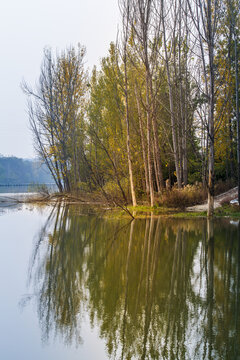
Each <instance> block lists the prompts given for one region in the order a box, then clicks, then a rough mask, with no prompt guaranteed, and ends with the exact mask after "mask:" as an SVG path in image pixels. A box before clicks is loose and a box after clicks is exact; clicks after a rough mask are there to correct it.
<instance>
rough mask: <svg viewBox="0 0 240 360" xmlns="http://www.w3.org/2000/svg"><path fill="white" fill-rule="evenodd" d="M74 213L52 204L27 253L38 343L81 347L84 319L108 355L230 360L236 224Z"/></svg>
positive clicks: (237, 269) (239, 257) (239, 252)
mask: <svg viewBox="0 0 240 360" xmlns="http://www.w3.org/2000/svg"><path fill="white" fill-rule="evenodd" d="M78 213H79V211H76V208H74V207H71V206H65V207H60V206H59V207H57V206H56V207H55V208H54V209H53V211H52V212H51V214H50V216H49V218H48V220H47V222H46V224H45V226H44V227H43V228H42V229H41V231H40V232H39V234H38V237H37V239H36V243H35V248H34V251H33V254H32V259H31V265H30V270H29V281H30V285H31V286H33V287H34V294H35V296H36V300H37V306H38V315H39V321H40V324H41V327H42V334H43V340H44V341H47V340H48V339H50V338H51V336H54V335H55V336H60V337H61V338H62V339H64V341H65V342H66V343H67V344H72V343H76V344H77V345H78V344H81V343H82V337H81V336H83V335H84V334H81V323H82V319H83V317H84V314H86V313H87V314H88V316H89V318H90V321H91V325H92V327H95V328H97V329H98V332H99V334H100V337H101V338H103V339H104V341H105V343H106V349H107V353H108V356H109V358H113V359H114V358H117V359H134V358H135V359H237V358H239V355H240V351H239V342H240V338H239V306H240V304H239V288H240V229H239V225H238V226H236V225H231V224H230V223H229V221H228V220H221V221H220V220H215V221H214V222H213V221H210V220H209V221H207V220H204V219H202V220H199V219H198V220H196V219H193V220H180V219H164V218H157V219H156V218H153V217H152V218H150V219H145V220H133V221H132V222H128V221H127V220H126V219H121V220H116V219H105V218H101V217H98V216H95V215H88V216H83V215H82V216H80V215H79V214H78Z"/></svg>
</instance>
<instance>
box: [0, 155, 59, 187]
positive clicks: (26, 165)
mask: <svg viewBox="0 0 240 360" xmlns="http://www.w3.org/2000/svg"><path fill="white" fill-rule="evenodd" d="M52 182H53V179H52V177H51V175H50V173H49V170H48V169H47V167H46V165H44V164H42V163H41V162H40V161H38V160H25V159H19V158H17V157H2V156H0V185H21V184H31V183H37V184H47V183H52Z"/></svg>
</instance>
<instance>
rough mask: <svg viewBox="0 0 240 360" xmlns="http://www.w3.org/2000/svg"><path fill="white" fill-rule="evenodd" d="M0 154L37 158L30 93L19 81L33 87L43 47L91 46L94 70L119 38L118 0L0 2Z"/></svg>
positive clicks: (89, 64) (88, 63) (90, 63)
mask: <svg viewBox="0 0 240 360" xmlns="http://www.w3.org/2000/svg"><path fill="white" fill-rule="evenodd" d="M0 4H1V7H0V46H1V49H2V51H1V58H0V111H1V113H0V154H1V155H4V156H9V155H14V156H17V157H24V158H32V157H34V156H35V154H34V149H33V142H32V136H31V132H30V130H29V125H28V116H27V106H26V96H25V95H24V94H23V93H22V90H21V88H20V83H21V82H22V80H23V79H25V80H26V81H27V83H29V84H31V85H34V84H35V83H36V81H37V79H38V76H39V71H40V65H41V61H42V56H43V49H44V47H46V46H50V47H51V48H52V49H53V50H55V49H58V50H61V49H64V48H66V47H67V46H69V45H73V46H76V45H77V44H78V43H80V44H81V45H85V46H86V48H87V55H86V59H85V60H86V66H87V67H88V68H89V69H92V66H93V65H95V64H96V65H98V64H99V60H100V59H101V58H102V57H104V56H106V55H107V52H108V48H109V44H110V42H111V41H115V40H116V36H117V29H118V24H119V10H118V1H117V0H102V1H100V0H1V2H0Z"/></svg>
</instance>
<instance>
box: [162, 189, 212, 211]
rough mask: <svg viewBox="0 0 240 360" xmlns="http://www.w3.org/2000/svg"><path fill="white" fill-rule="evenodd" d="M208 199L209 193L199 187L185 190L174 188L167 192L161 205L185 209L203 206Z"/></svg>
mask: <svg viewBox="0 0 240 360" xmlns="http://www.w3.org/2000/svg"><path fill="white" fill-rule="evenodd" d="M206 198H207V191H206V189H203V188H202V187H201V186H198V185H187V186H185V187H184V188H183V189H176V188H173V189H172V190H170V191H166V192H165V193H164V194H163V195H162V197H161V199H160V203H159V205H162V206H167V207H171V208H179V209H184V208H186V207H188V206H192V205H197V204H201V203H202V202H204V201H205V200H206Z"/></svg>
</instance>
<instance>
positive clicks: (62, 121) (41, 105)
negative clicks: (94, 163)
mask: <svg viewBox="0 0 240 360" xmlns="http://www.w3.org/2000/svg"><path fill="white" fill-rule="evenodd" d="M84 55H85V48H84V47H81V46H80V45H79V48H78V51H77V52H76V51H75V50H74V49H73V48H69V49H67V50H66V51H65V52H62V53H61V55H57V56H56V59H54V58H53V56H52V52H51V50H49V49H46V50H45V51H44V59H43V63H42V67H41V74H40V77H39V81H38V85H37V88H36V89H35V90H33V89H32V88H31V87H30V86H28V85H27V84H26V83H23V85H22V87H23V90H24V92H25V93H26V94H27V96H28V97H29V102H28V110H29V119H30V126H31V129H32V132H33V135H34V138H35V148H36V151H37V153H38V154H39V156H40V157H41V158H42V159H43V160H44V161H45V162H46V164H47V166H48V168H49V170H50V172H51V174H52V176H53V178H54V180H55V182H56V185H57V186H58V189H59V191H60V192H61V191H63V190H65V191H70V190H71V188H72V187H74V186H76V183H77V181H78V179H79V171H77V168H78V166H79V132H80V131H81V130H80V127H81V126H80V125H81V121H82V117H83V116H84V115H83V113H84V100H83V99H84V97H85V91H86V74H85V71H84V69H83V58H84Z"/></svg>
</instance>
